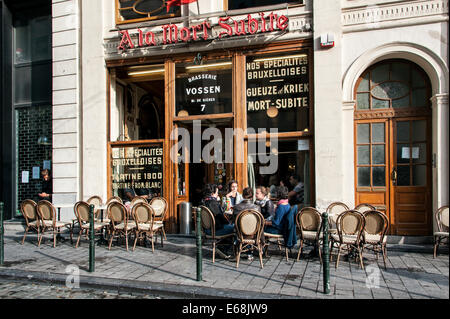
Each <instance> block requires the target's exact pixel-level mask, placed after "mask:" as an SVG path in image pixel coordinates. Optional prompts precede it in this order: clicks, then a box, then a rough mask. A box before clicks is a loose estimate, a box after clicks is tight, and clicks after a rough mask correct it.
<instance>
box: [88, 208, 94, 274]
mask: <svg viewBox="0 0 450 319" xmlns="http://www.w3.org/2000/svg"><path fill="white" fill-rule="evenodd" d="M94 239H95V238H94V205H89V272H94V271H95V241H94Z"/></svg>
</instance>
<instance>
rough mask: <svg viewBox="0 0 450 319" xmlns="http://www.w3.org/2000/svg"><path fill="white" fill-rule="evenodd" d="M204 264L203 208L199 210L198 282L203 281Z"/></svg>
mask: <svg viewBox="0 0 450 319" xmlns="http://www.w3.org/2000/svg"><path fill="white" fill-rule="evenodd" d="M202 262H203V258H202V225H201V208H197V281H202Z"/></svg>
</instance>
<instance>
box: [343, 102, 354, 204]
mask: <svg viewBox="0 0 450 319" xmlns="http://www.w3.org/2000/svg"><path fill="white" fill-rule="evenodd" d="M355 106H356V102H355V101H344V102H342V113H343V115H342V117H343V119H342V131H343V136H342V140H343V142H342V143H343V145H342V150H343V151H342V162H343V164H342V165H343V171H342V173H343V174H344V176H343V198H342V199H343V202H344V203H345V204H347V206H348V207H355V161H354V159H355V156H354V152H355V149H354V144H355V136H354V130H353V128H354V123H353V113H354V110H355Z"/></svg>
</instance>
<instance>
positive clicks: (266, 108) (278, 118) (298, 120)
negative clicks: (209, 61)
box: [246, 53, 310, 131]
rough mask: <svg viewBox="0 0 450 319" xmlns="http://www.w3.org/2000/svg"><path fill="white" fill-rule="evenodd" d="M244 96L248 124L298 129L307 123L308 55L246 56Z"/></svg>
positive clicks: (256, 126) (254, 126)
mask: <svg viewBox="0 0 450 319" xmlns="http://www.w3.org/2000/svg"><path fill="white" fill-rule="evenodd" d="M246 84H247V87H246V96H247V115H248V116H247V118H248V126H249V127H253V128H255V129H256V128H271V127H273V128H275V127H276V128H278V129H279V131H301V130H304V129H305V128H308V125H309V107H310V101H309V96H310V86H309V58H308V55H307V54H306V53H299V54H290V55H288V56H271V57H259V56H258V57H247V63H246Z"/></svg>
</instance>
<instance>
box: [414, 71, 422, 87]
mask: <svg viewBox="0 0 450 319" xmlns="http://www.w3.org/2000/svg"><path fill="white" fill-rule="evenodd" d="M424 86H425V80H424V78H423V76H422V74H420V73H419V71H417V70H415V69H413V70H412V87H413V88H417V87H424Z"/></svg>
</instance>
